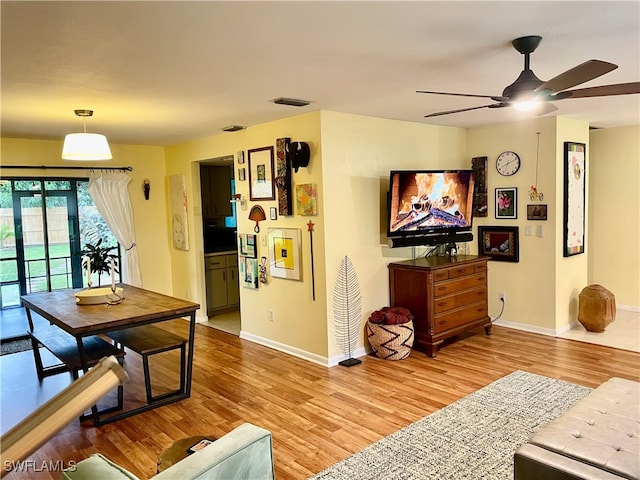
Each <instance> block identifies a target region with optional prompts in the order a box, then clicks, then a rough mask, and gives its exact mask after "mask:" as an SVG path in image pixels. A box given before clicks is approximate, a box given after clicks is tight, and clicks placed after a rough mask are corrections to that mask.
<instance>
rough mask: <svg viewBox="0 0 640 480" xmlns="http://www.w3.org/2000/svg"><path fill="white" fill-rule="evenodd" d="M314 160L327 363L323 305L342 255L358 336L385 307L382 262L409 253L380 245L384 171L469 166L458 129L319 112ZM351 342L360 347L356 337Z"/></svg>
mask: <svg viewBox="0 0 640 480" xmlns="http://www.w3.org/2000/svg"><path fill="white" fill-rule="evenodd" d="M322 157H323V159H322V168H323V177H324V180H323V183H324V188H323V191H322V192H321V194H322V200H323V208H324V215H325V231H326V232H327V238H326V239H325V243H326V262H325V264H324V269H325V270H326V278H327V291H328V292H329V293H328V298H327V311H328V312H329V315H328V317H327V319H326V321H327V324H328V328H329V339H330V344H329V348H330V358H335V357H336V356H340V354H341V353H342V352H341V350H340V349H339V348H338V346H337V345H336V343H335V341H333V338H334V316H333V310H332V303H331V302H332V295H333V287H334V284H335V281H336V276H337V274H338V271H339V268H340V264H341V262H342V260H343V258H344V256H345V255H346V256H348V257H349V259H350V260H351V263H352V264H353V267H354V270H355V271H356V273H357V275H358V280H359V283H360V290H361V298H362V318H361V321H362V331H363V336H364V323H365V321H366V319H367V318H368V317H369V315H370V314H371V312H373V311H374V310H377V309H380V308H382V307H384V306H386V305H389V274H388V269H387V265H388V264H389V263H390V262H394V261H399V260H404V259H406V258H409V255H410V251H411V249H410V248H396V249H390V248H388V247H387V246H386V244H385V245H381V236H380V229H381V217H382V218H384V217H386V208H387V206H386V196H385V194H386V191H387V189H388V185H389V171H390V170H392V169H398V170H401V169H441V168H453V169H455V168H470V165H471V159H470V157H469V156H468V155H467V154H466V133H465V130H464V129H459V128H451V127H438V126H433V125H424V124H420V123H410V122H401V121H397V120H385V119H381V118H373V117H364V116H357V115H349V114H344V113H336V112H327V111H323V112H322ZM385 241H386V239H385ZM420 250H421V251H424V249H420ZM317 270H318V269H317V268H316V271H317ZM359 345H360V347H363V346H364V339H361V340H360V342H359ZM342 359H343V357H342V358H339V360H342Z"/></svg>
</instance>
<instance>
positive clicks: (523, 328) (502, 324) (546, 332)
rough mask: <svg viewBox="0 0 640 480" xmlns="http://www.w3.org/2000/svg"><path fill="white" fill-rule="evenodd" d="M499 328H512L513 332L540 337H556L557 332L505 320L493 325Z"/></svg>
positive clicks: (551, 329)
mask: <svg viewBox="0 0 640 480" xmlns="http://www.w3.org/2000/svg"><path fill="white" fill-rule="evenodd" d="M493 324H494V325H498V326H499V327H507V328H513V329H514V330H521V331H523V332H529V333H539V334H541V335H547V336H549V337H557V336H558V331H557V330H555V329H553V328H544V327H538V326H536V325H527V324H526V323H516V322H508V321H506V320H498V321H496V322H494V323H493Z"/></svg>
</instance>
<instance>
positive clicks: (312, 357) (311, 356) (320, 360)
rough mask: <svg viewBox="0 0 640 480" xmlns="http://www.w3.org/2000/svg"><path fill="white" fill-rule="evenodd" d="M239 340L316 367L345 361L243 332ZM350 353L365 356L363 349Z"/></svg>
mask: <svg viewBox="0 0 640 480" xmlns="http://www.w3.org/2000/svg"><path fill="white" fill-rule="evenodd" d="M240 338H242V339H244V340H249V341H250V342H253V343H257V344H259V345H264V346H265V347H269V348H273V349H274V350H278V351H279V352H283V353H287V354H289V355H293V356H294V357H298V358H302V359H303V360H307V361H309V362H313V363H315V364H317V365H322V366H323V367H334V366H336V365H338V362H341V361H342V360H345V359H346V356H345V355H340V356H335V357H331V358H327V357H323V356H321V355H316V354H315V353H310V352H307V351H306V350H301V349H299V348H296V347H292V346H291V345H285V344H284V343H280V342H274V341H273V340H270V339H268V338H263V337H260V336H258V335H254V334H252V333H249V332H245V331H241V332H240ZM352 353H353V355H352V356H353V357H354V358H358V357H362V356H364V355H366V354H367V352H366V351H365V349H364V348H359V349H358V350H356V351H355V352H352Z"/></svg>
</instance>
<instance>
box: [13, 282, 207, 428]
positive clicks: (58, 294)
mask: <svg viewBox="0 0 640 480" xmlns="http://www.w3.org/2000/svg"><path fill="white" fill-rule="evenodd" d="M117 287H121V288H123V289H124V295H123V297H124V298H123V300H122V301H121V302H120V303H118V304H115V305H109V304H106V303H105V304H97V305H84V304H77V303H76V297H75V294H76V293H77V292H79V291H82V290H83V289H64V290H54V291H52V292H43V293H32V294H28V295H23V296H22V297H21V299H22V305H23V306H24V308H25V311H26V314H27V318H28V320H29V324H30V325H33V322H32V319H31V312H32V311H33V312H36V313H38V314H39V315H40V316H42V317H44V318H45V319H47V320H48V321H49V322H50V323H51V324H53V325H55V326H57V327H59V328H61V329H62V330H64V331H65V332H67V333H69V334H70V335H73V336H74V337H75V339H76V341H77V345H78V355H79V356H80V360H81V364H82V368H83V371H85V372H86V371H88V364H87V363H88V362H87V356H86V353H85V350H84V347H83V338H85V337H89V336H93V335H100V334H105V335H107V336H108V333H109V332H110V331H112V332H113V331H117V330H124V329H127V328H132V327H138V326H141V325H149V324H153V323H159V322H165V321H167V320H173V319H176V318H184V317H189V338H188V348H187V352H188V353H187V359H186V368H185V369H184V376H185V378H184V389H183V391H180V392H177V393H176V394H175V395H170V396H167V397H163V398H161V399H159V400H156V401H150V402H149V401H147V403H146V404H144V405H142V406H140V407H137V408H133V409H130V410H126V411H122V412H120V413H117V414H115V415H110V416H108V417H104V418H101V416H100V412H99V411H98V408H97V406H93V407H92V414H91V417H92V418H93V422H94V424H95V425H103V424H105V423H110V422H113V421H116V420H120V419H122V418H126V417H129V416H132V415H136V414H138V413H142V412H145V411H147V410H150V409H152V408H156V407H159V406H162V405H167V404H169V403H173V402H177V401H179V400H183V399H185V398H189V397H190V396H191V379H192V374H193V353H194V339H195V324H196V310H198V309H199V308H200V305H199V304H197V303H194V302H190V301H187V300H183V299H180V298H175V297H171V296H168V295H163V294H160V293H156V292H152V291H150V290H145V289H142V288H138V287H134V286H131V285H127V284H118V285H117Z"/></svg>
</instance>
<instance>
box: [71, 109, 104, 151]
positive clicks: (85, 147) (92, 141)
mask: <svg viewBox="0 0 640 480" xmlns="http://www.w3.org/2000/svg"><path fill="white" fill-rule="evenodd" d="M74 112H75V114H76V115H77V116H78V117H82V120H83V125H84V132H83V133H70V134H68V135H67V136H66V137H64V145H63V147H62V159H63V160H111V159H112V158H113V157H112V156H111V150H110V149H109V143H108V142H107V137H105V136H104V135H100V134H99V133H87V117H90V116H92V115H93V110H74Z"/></svg>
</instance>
